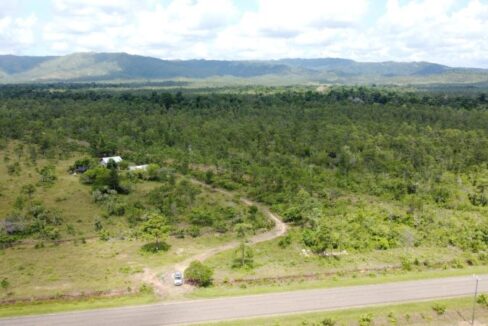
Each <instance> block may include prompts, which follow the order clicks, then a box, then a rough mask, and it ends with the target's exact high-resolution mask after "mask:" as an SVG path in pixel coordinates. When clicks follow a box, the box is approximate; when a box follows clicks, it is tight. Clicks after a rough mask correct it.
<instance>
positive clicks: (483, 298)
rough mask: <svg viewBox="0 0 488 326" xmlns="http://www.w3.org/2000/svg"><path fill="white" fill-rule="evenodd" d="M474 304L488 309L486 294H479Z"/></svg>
mask: <svg viewBox="0 0 488 326" xmlns="http://www.w3.org/2000/svg"><path fill="white" fill-rule="evenodd" d="M476 302H477V303H478V304H480V305H482V306H485V307H488V296H487V295H486V294H480V295H479V296H478V298H476Z"/></svg>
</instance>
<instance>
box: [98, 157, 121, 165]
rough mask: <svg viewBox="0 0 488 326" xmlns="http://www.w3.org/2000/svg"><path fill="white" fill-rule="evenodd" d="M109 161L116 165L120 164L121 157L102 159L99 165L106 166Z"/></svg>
mask: <svg viewBox="0 0 488 326" xmlns="http://www.w3.org/2000/svg"><path fill="white" fill-rule="evenodd" d="M110 161H114V162H115V163H116V164H119V163H120V162H122V157H120V156H109V157H102V159H101V160H100V164H101V165H103V166H107V164H108V163H109V162H110Z"/></svg>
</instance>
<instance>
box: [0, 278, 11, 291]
mask: <svg viewBox="0 0 488 326" xmlns="http://www.w3.org/2000/svg"><path fill="white" fill-rule="evenodd" d="M9 286H10V282H9V281H8V280H7V279H6V278H4V279H2V281H0V287H1V288H2V289H4V290H6V289H8V288H9Z"/></svg>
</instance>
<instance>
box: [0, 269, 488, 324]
mask: <svg viewBox="0 0 488 326" xmlns="http://www.w3.org/2000/svg"><path fill="white" fill-rule="evenodd" d="M474 287H475V281H474V279H473V277H453V278H444V279H432V280H423V281H410V282H398V283H388V284H379V285H364V286H351V287H342V288H332V289H320V290H306V291H294V292H285V293H274V294H263V295H253V296H243V297H229V298H219V299H207V300H194V301H186V302H174V303H160V304H152V305H145V306H135V307H122V308H112V309H100V310H91V311H80V312H71V313H59V314H51V315H43V316H31V317H18V318H10V319H0V325H9V326H17V325H49V326H57V325H80V326H81V325H83V326H85V325H121V326H125V325H127V326H129V325H131V326H132V325H175V324H185V323H195V322H205V321H216V320H225V319H232V318H247V317H257V316H265V315H272V314H286V313H297V312H306V311H318V310H324V311H325V310H335V309H344V308H352V307H359V306H367V305H378V304H388V303H395V302H406V301H419V300H428V299H437V298H447V297H456V296H466V295H471V294H473V292H474ZM479 291H480V292H487V291H488V275H483V276H481V281H480V283H479Z"/></svg>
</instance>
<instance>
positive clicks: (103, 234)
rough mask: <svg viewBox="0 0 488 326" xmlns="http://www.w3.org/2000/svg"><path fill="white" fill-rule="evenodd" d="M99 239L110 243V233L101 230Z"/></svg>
mask: <svg viewBox="0 0 488 326" xmlns="http://www.w3.org/2000/svg"><path fill="white" fill-rule="evenodd" d="M98 235H99V237H100V240H102V241H108V240H110V233H108V231H107V230H103V229H102V230H100V232H99V233H98Z"/></svg>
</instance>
